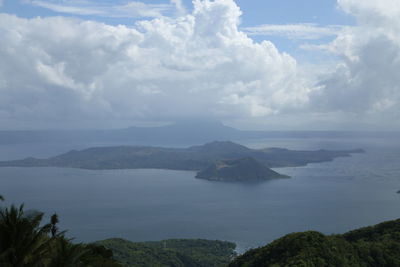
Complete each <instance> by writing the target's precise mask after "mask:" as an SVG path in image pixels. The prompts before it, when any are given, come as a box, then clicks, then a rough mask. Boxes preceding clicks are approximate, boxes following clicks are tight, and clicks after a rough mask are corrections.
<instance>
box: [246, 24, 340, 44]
mask: <svg viewBox="0 0 400 267" xmlns="http://www.w3.org/2000/svg"><path fill="white" fill-rule="evenodd" d="M344 27H345V26H341V25H328V26H321V25H318V24H313V23H300V24H277V25H274V24H265V25H259V26H255V27H247V28H244V29H243V30H244V31H245V32H246V33H248V34H249V35H264V36H282V37H285V38H289V39H305V40H306V39H311V40H312V39H320V38H323V37H330V36H333V37H334V36H336V35H338V34H339V33H340V32H341V31H342V29H343V28H344Z"/></svg>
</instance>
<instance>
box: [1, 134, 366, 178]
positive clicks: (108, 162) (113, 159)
mask: <svg viewBox="0 0 400 267" xmlns="http://www.w3.org/2000/svg"><path fill="white" fill-rule="evenodd" d="M359 152H362V151H361V150H348V151H328V150H318V151H295V150H287V149H250V148H247V147H245V146H242V145H239V144H236V143H233V142H229V141H225V142H211V143H207V144H205V145H202V146H192V147H189V148H162V147H147V146H116V147H94V148H88V149H84V150H81V151H77V150H72V151H69V152H67V153H65V154H61V155H58V156H55V157H51V158H48V159H37V158H26V159H22V160H12V161H2V162H0V167H10V166H14V167H69V168H81V169H139V168H140V169H143V168H145V169H149V168H151V169H171V170H192V171H201V170H205V169H207V168H209V167H210V166H211V168H212V166H213V164H214V165H215V164H216V162H224V161H226V160H238V159H241V158H253V159H252V160H242V161H237V162H236V163H235V161H233V162H231V163H230V164H231V167H232V169H231V170H235V171H237V172H239V173H240V177H242V178H243V179H244V180H247V179H246V178H245V177H244V175H245V173H244V171H245V170H246V171H248V173H247V175H248V177H253V178H254V177H255V176H256V175H259V174H262V173H264V174H265V175H266V177H270V178H271V177H272V176H274V175H273V173H269V174H268V175H267V170H266V169H263V167H261V165H263V166H264V167H265V168H267V167H269V168H271V167H283V166H301V165H305V164H308V163H312V162H323V161H330V160H332V159H334V158H336V157H348V156H350V154H351V153H359ZM255 160H257V161H255ZM214 167H215V166H214ZM219 167H220V166H217V167H215V168H219ZM226 171H227V170H226ZM256 171H257V174H256V173H255V172H256ZM252 172H253V173H252ZM258 172H259V173H258ZM216 174H218V173H216ZM224 177H226V176H224ZM236 178H238V177H236Z"/></svg>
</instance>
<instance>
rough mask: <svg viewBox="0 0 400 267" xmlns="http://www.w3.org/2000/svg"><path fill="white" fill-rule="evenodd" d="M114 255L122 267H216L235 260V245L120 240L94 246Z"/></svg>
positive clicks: (211, 242)
mask: <svg viewBox="0 0 400 267" xmlns="http://www.w3.org/2000/svg"><path fill="white" fill-rule="evenodd" d="M96 244H99V245H102V246H104V247H106V248H108V249H111V250H112V251H113V253H114V257H115V259H116V260H118V261H119V262H121V263H122V264H123V265H124V266H132V267H139V266H143V267H145V266H154V267H168V266H174V267H219V266H226V265H227V264H228V263H229V262H230V261H231V260H232V258H233V257H234V256H235V252H234V249H235V247H236V245H235V244H234V243H230V242H224V241H211V240H202V239H171V240H164V241H159V242H140V243H134V242H130V241H127V240H123V239H108V240H104V241H99V242H96Z"/></svg>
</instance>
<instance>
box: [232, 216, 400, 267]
mask: <svg viewBox="0 0 400 267" xmlns="http://www.w3.org/2000/svg"><path fill="white" fill-rule="evenodd" d="M399 251H400V220H395V221H388V222H384V223H381V224H378V225H376V226H371V227H365V228H361V229H357V230H354V231H351V232H348V233H345V234H343V235H330V236H326V235H323V234H321V233H319V232H314V231H308V232H302V233H293V234H289V235H287V236H284V237H282V238H280V239H278V240H276V241H274V242H272V243H271V244H269V245H267V246H265V247H261V248H257V249H252V250H250V251H248V252H246V253H245V254H243V255H242V256H240V257H238V258H237V259H235V260H234V261H233V262H232V263H231V264H230V265H229V267H242V266H243V267H244V266H246V267H264V266H265V267H267V266H275V267H281V266H282V267H283V266H306V267H307V266H318V267H324V266H326V267H328V266H332V267H369V266H371V267H372V266H382V267H386V266H387V267H398V266H400V253H399Z"/></svg>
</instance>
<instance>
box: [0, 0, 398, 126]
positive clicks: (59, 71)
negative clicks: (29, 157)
mask: <svg viewBox="0 0 400 267" xmlns="http://www.w3.org/2000/svg"><path fill="white" fill-rule="evenodd" d="M80 2H82V3H90V2H87V1H86V2H83V1H80ZM70 3H71V2H70ZM74 3H77V2H74ZM171 3H175V5H176V7H178V8H176V7H174V10H179V5H180V1H172V2H171ZM397 3H398V2H397V1H392V0H381V1H372V0H366V1H358V0H338V4H339V7H341V8H342V9H343V10H345V11H346V12H348V13H349V14H350V15H354V16H355V17H356V18H357V21H358V25H357V26H354V27H343V28H342V27H339V26H334V27H327V28H326V27H322V26H319V25H314V24H300V25H284V26H277V25H275V26H273V25H269V26H268V27H267V28H265V29H264V30H265V31H266V32H265V33H268V32H269V33H268V34H279V35H281V34H283V35H286V34H287V36H291V38H300V39H312V38H320V37H324V36H332V35H336V34H337V38H336V39H335V40H334V41H333V42H331V43H328V44H324V45H321V46H319V48H321V49H325V50H327V51H330V52H331V53H335V54H336V55H337V56H338V62H337V65H335V66H331V67H330V68H329V67H327V66H326V64H325V65H323V66H321V65H314V66H312V67H310V65H307V66H306V67H305V66H303V65H302V66H299V65H298V63H297V62H296V60H295V59H294V58H293V57H291V56H290V55H288V54H286V53H281V52H279V50H278V49H277V48H276V47H275V46H274V44H272V43H271V42H269V41H263V42H255V41H253V40H252V39H251V38H249V36H248V34H247V32H248V31H249V30H248V29H247V30H246V31H247V32H246V31H243V30H240V29H239V28H238V27H239V22H240V16H241V10H240V9H239V7H238V6H237V5H236V4H235V2H234V1H233V0H215V1H210V0H195V1H194V10H193V12H192V13H187V11H186V13H182V14H183V15H181V16H177V17H166V16H163V15H162V14H161V13H162V12H161V11H160V14H161V16H160V17H157V18H154V19H151V20H141V21H139V22H138V23H137V24H136V25H135V26H134V27H126V26H110V25H106V24H102V23H98V22H93V21H84V20H79V19H72V18H65V17H48V18H33V19H24V18H18V17H16V16H13V15H7V14H0V35H1V36H2V38H0V58H1V61H0V123H1V125H10V126H9V127H12V125H16V124H17V123H20V124H23V125H27V123H32V124H37V123H42V125H43V123H47V124H48V125H50V126H51V125H54V124H55V123H56V122H59V123H61V124H64V125H66V124H68V125H74V126H82V125H83V124H85V125H88V122H90V123H92V124H93V126H98V124H103V125H104V124H108V123H112V122H114V121H121V120H125V121H138V120H164V121H167V120H168V121H171V120H174V119H177V118H181V117H214V118H218V119H222V120H224V119H226V120H230V121H233V120H237V121H249V120H253V119H257V120H258V122H260V121H275V122H276V121H279V122H280V119H281V118H282V119H285V121H286V122H293V123H294V124H296V125H299V124H304V123H306V122H309V120H310V118H312V119H313V120H325V124H329V122H331V121H335V122H337V123H339V122H345V124H346V125H349V124H350V123H354V122H357V121H361V122H363V123H365V124H367V122H373V123H375V124H376V125H386V126H387V125H389V126H392V127H395V128H396V127H397V128H400V121H399V117H400V75H399V70H400V9H399V8H398V4H397ZM168 5H169V6H172V4H168ZM97 10H99V9H97ZM100 11H101V9H100ZM71 12H72V11H71ZM157 16H158V15H157ZM336 27H337V28H336ZM254 32H257V29H254ZM260 32H262V30H260ZM304 47H306V46H304ZM308 48H315V46H314V47H310V46H309V47H308ZM310 70H311V71H310ZM327 121H329V122H328V123H327ZM96 123H97V125H96ZM310 125H311V124H310Z"/></svg>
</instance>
